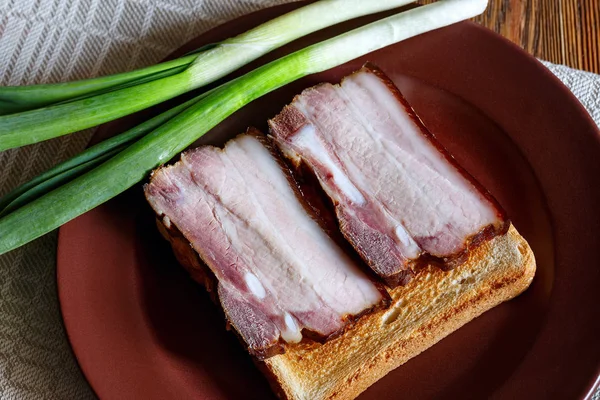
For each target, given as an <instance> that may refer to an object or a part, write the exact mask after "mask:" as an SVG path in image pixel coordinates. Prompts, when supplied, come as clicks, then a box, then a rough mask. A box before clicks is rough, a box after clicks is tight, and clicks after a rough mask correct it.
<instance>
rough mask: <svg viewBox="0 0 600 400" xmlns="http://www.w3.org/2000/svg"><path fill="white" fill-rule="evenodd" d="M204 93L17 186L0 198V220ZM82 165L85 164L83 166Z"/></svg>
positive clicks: (154, 125)
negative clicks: (50, 182)
mask: <svg viewBox="0 0 600 400" xmlns="http://www.w3.org/2000/svg"><path fill="white" fill-rule="evenodd" d="M207 93H210V92H207ZM207 93H203V94H201V95H199V96H196V97H194V98H193V99H191V100H188V101H186V102H185V103H182V104H180V105H178V106H176V107H173V108H171V109H169V110H167V111H165V112H163V113H162V114H159V115H157V116H155V117H153V118H151V119H149V120H148V121H145V122H143V123H141V124H139V125H137V126H135V127H133V128H131V129H129V130H127V131H125V132H123V133H120V134H118V135H115V136H113V137H111V138H109V139H106V140H104V141H102V142H100V143H98V144H96V145H94V146H91V147H89V148H87V149H86V150H84V151H83V152H81V153H79V154H78V155H76V156H74V157H72V158H70V159H68V160H66V161H64V162H62V163H60V164H58V165H56V166H54V167H52V168H51V169H49V170H48V171H46V172H44V173H42V174H40V175H38V176H37V177H35V178H33V179H32V180H30V181H28V182H26V183H24V184H23V185H21V186H18V187H16V188H15V189H13V190H12V191H10V192H9V193H7V194H5V195H4V196H2V198H0V217H1V216H3V215H6V214H7V213H8V212H10V211H13V210H15V209H16V208H18V207H21V206H22V205H24V204H26V203H27V202H28V201H30V200H31V199H33V198H35V197H39V196H40V195H42V194H45V193H44V191H48V190H49V189H50V188H54V187H57V186H59V185H62V184H65V183H67V182H68V181H69V180H71V179H73V178H74V177H76V176H78V175H81V174H82V173H84V172H87V171H89V170H90V169H92V168H93V167H95V166H97V165H99V163H98V162H94V160H97V159H102V160H106V159H107V157H106V154H111V155H114V154H115V152H114V150H115V149H121V150H122V149H124V148H125V147H127V145H128V144H131V143H132V142H133V141H135V140H136V139H138V138H140V137H142V136H144V135H145V134H147V133H148V132H151V131H152V130H154V129H156V128H158V127H159V126H160V125H162V124H164V123H165V122H167V121H168V120H169V119H171V118H173V117H174V116H176V115H177V114H179V113H180V112H182V111H183V110H185V109H186V108H188V107H190V106H191V105H192V104H195V103H197V102H198V101H199V100H200V99H202V98H203V97H204V96H206V94H207ZM83 165H85V167H82V166H83ZM73 169H76V171H77V172H76V173H75V171H72V172H69V171H71V170H73ZM50 180H51V181H52V184H51V185H48V184H46V182H47V181H50ZM26 193H29V195H27V196H25V194H26ZM9 205H10V207H9Z"/></svg>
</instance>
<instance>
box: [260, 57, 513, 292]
mask: <svg viewBox="0 0 600 400" xmlns="http://www.w3.org/2000/svg"><path fill="white" fill-rule="evenodd" d="M269 125H270V130H271V135H272V136H273V137H274V138H275V141H276V143H277V144H278V146H279V147H280V149H281V150H282V152H283V153H284V154H285V155H286V156H287V157H288V158H290V159H291V160H292V161H293V162H294V164H296V165H300V164H302V163H304V164H305V165H307V166H308V167H309V168H310V169H311V170H312V172H313V173H314V174H315V175H316V177H317V178H318V180H319V182H320V184H321V186H322V188H323V189H324V191H325V192H326V194H327V195H328V196H329V197H330V198H331V200H332V201H333V204H334V206H335V211H336V215H337V218H338V220H339V224H340V229H341V231H342V233H343V234H344V236H345V237H346V238H347V239H348V240H349V241H350V242H351V243H352V245H353V246H354V247H355V248H356V250H357V251H358V253H359V254H360V255H361V256H362V257H363V259H364V260H365V261H366V262H367V263H368V264H369V266H370V267H371V268H372V269H373V270H374V271H375V272H376V273H377V274H378V275H380V276H381V277H382V278H383V279H384V280H385V281H386V282H387V283H388V284H389V285H391V286H396V285H398V284H404V283H406V282H407V281H408V280H410V278H411V277H412V276H413V274H414V272H415V269H416V268H417V266H418V263H417V261H418V260H419V259H422V257H425V258H426V259H427V260H428V261H432V260H433V261H436V262H438V263H439V264H441V265H442V266H443V267H451V266H452V265H453V264H456V263H459V262H460V261H461V260H463V259H464V258H465V255H466V253H467V251H468V248H469V245H470V244H474V243H477V242H479V241H481V240H482V238H484V237H489V236H492V235H493V234H497V233H500V232H504V231H505V230H506V229H507V227H508V223H507V221H506V219H505V217H504V214H503V212H502V211H501V209H500V208H499V206H498V204H497V203H496V202H495V200H493V198H491V196H490V195H489V194H488V193H487V192H485V190H484V189H483V188H482V187H481V186H480V185H479V184H478V183H476V182H475V181H474V180H473V178H472V177H471V176H469V175H468V174H467V173H466V172H465V171H464V170H463V169H462V168H460V167H459V166H458V165H457V164H456V162H455V161H454V159H453V158H452V157H451V156H450V155H449V154H448V153H447V151H446V150H445V149H443V147H442V146H441V145H440V144H439V143H438V142H437V141H436V139H435V138H434V137H433V135H431V133H429V131H427V129H426V128H425V126H424V125H423V123H422V122H421V121H420V119H419V118H418V117H417V115H416V114H415V112H414V110H413V109H412V108H411V107H410V106H409V105H408V103H407V102H406V100H405V99H404V97H403V96H402V95H401V94H400V92H399V90H398V89H397V88H396V87H395V86H394V84H393V83H392V82H391V81H390V80H389V79H388V78H387V77H386V76H385V75H384V74H383V73H382V72H381V71H379V70H377V69H375V68H374V67H371V66H365V67H363V68H362V69H361V70H360V71H358V72H356V73H354V74H352V75H350V76H348V77H346V78H345V79H344V80H343V81H342V83H341V84H340V85H331V84H321V85H318V86H315V87H312V88H309V89H306V90H305V91H304V92H302V94H301V95H299V96H297V97H296V98H295V99H294V101H293V102H292V104H290V105H289V106H286V107H285V108H284V109H283V111H282V112H281V113H280V114H279V115H278V116H277V117H275V118H274V119H272V120H271V121H269Z"/></svg>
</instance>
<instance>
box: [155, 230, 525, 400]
mask: <svg viewBox="0 0 600 400" xmlns="http://www.w3.org/2000/svg"><path fill="white" fill-rule="evenodd" d="M158 225H159V229H160V231H161V232H162V234H163V236H165V237H166V238H167V239H168V240H169V241H170V242H171V244H172V246H173V250H174V252H175V254H176V256H177V259H178V260H179V262H180V263H182V264H183V266H184V267H186V269H188V271H190V273H191V275H192V277H193V278H194V279H195V280H197V281H198V282H200V283H202V284H204V285H205V286H206V287H207V289H208V290H209V291H210V290H211V284H210V282H211V279H212V278H211V277H210V276H208V275H207V268H206V267H205V266H203V265H202V263H201V261H200V260H199V258H198V256H197V254H196V253H195V252H194V251H193V250H192V248H191V246H190V245H189V243H187V241H186V240H185V238H183V237H182V236H180V235H181V234H178V232H176V231H173V229H167V228H165V227H164V225H162V223H161V222H160V221H158ZM534 274H535V259H534V256H533V252H532V251H531V249H530V247H529V245H528V244H527V242H526V241H525V239H524V238H523V237H522V236H521V235H519V233H518V232H517V230H516V229H515V228H514V227H513V226H512V225H511V226H510V228H509V230H508V232H507V233H506V234H504V235H501V236H497V237H495V238H493V239H491V240H489V241H485V242H484V243H482V244H481V245H479V246H477V247H476V248H475V249H473V250H472V252H471V253H470V255H469V259H468V261H467V262H465V263H463V264H462V265H460V266H458V267H456V268H454V269H453V270H450V271H442V270H441V269H439V268H437V267H434V266H427V267H425V268H424V269H423V270H422V271H420V272H419V273H418V274H417V276H416V277H415V278H414V279H413V280H412V281H410V282H409V283H408V284H407V285H406V286H400V287H397V288H395V289H391V290H390V289H388V291H389V293H390V295H391V297H392V299H393V301H392V304H391V306H390V307H389V308H388V309H386V310H381V311H377V312H374V313H372V314H369V315H366V316H364V317H362V318H360V319H359V320H358V321H357V322H356V323H355V324H354V325H353V326H352V327H351V328H349V329H347V330H346V331H345V332H344V333H343V334H342V335H340V336H338V337H337V338H335V339H332V340H329V341H327V342H326V343H324V344H321V343H316V342H312V341H306V342H301V343H299V344H296V345H292V346H287V347H286V352H285V353H284V354H280V355H277V356H274V357H271V358H268V359H266V360H264V361H259V360H255V362H256V364H257V366H258V367H259V368H260V369H261V370H262V371H263V372H264V373H265V375H266V377H267V379H268V380H269V382H270V384H271V387H272V388H273V390H274V391H275V393H276V394H277V395H278V396H279V397H280V398H282V399H294V400H300V399H302V400H308V399H310V400H319V399H353V398H355V397H357V396H358V395H359V394H360V393H361V392H363V391H364V390H365V389H367V388H368V387H369V386H371V385H372V384H374V383H375V382H376V381H377V380H379V379H380V378H382V377H383V376H384V375H386V374H387V373H388V372H390V371H391V370H393V369H394V368H397V367H398V366H400V365H402V364H403V363H405V362H406V361H408V360H409V359H411V358H412V357H414V356H416V355H418V354H419V353H421V352H422V351H424V350H426V349H427V348H429V347H431V346H432V345H434V344H435V343H437V342H438V341H439V340H441V339H443V338H444V337H445V336H447V335H448V334H450V333H452V332H454V331H455V330H456V329H458V328H460V327H461V326H463V325H464V324H466V323H467V322H469V321H471V320H472V319H474V318H476V317H477V316H479V315H481V314H482V313H483V312H485V311H487V310H489V309H491V308H492V307H494V306H496V305H498V304H500V303H501V302H503V301H506V300H509V299H511V298H513V297H515V296H517V295H518V294H520V293H521V292H523V291H524V290H525V289H527V287H528V286H529V284H530V283H531V281H532V279H533V276H534ZM213 293H214V292H213Z"/></svg>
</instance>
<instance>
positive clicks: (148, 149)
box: [0, 0, 487, 254]
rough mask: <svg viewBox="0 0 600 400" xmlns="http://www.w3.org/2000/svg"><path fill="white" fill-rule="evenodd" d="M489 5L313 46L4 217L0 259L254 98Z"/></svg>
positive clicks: (426, 11)
mask: <svg viewBox="0 0 600 400" xmlns="http://www.w3.org/2000/svg"><path fill="white" fill-rule="evenodd" d="M486 5H487V0H440V1H438V2H437V3H434V4H431V5H428V6H423V7H419V8H417V9H414V10H411V11H407V12H405V13H401V14H398V15H394V16H391V17H388V18H385V19H382V20H380V21H377V22H374V23H372V24H369V25H366V26H363V27H361V28H358V29H355V30H352V31H350V32H347V33H344V34H342V35H339V36H336V37H334V38H332V39H329V40H326V41H324V42H321V43H317V44H315V45H312V46H309V47H307V48H304V49H302V50H299V51H297V52H295V53H293V54H290V55H288V56H286V57H283V58H281V59H279V60H276V61H273V62H271V63H269V64H266V65H264V66H262V67H260V68H258V69H256V70H254V71H252V72H250V73H248V74H246V75H244V76H242V77H240V78H237V79H235V80H233V81H231V82H229V83H227V84H225V85H223V86H221V87H219V88H217V89H216V90H214V91H213V92H212V93H210V94H209V95H208V96H206V97H205V98H204V99H202V100H200V101H199V102H198V103H196V104H195V105H194V106H192V107H190V108H188V109H187V110H185V111H183V112H182V113H180V114H179V115H177V116H176V117H174V118H173V119H171V120H169V121H168V122H167V123H165V124H164V125H161V126H160V127H159V128H157V129H155V130H154V131H152V132H151V133H149V134H148V135H146V136H144V137H143V138H142V139H140V140H139V141H137V142H136V143H134V144H132V145H131V146H129V147H128V148H127V149H125V150H124V151H122V152H120V153H119V154H117V155H116V156H114V157H113V158H111V159H110V160H108V161H106V162H105V163H104V164H102V165H100V166H99V167H97V168H95V169H93V170H92V171H90V172H88V173H86V174H84V175H82V176H80V177H78V178H76V179H75V180H73V181H71V182H70V183H68V184H66V185H64V186H61V187H60V188H58V189H55V190H53V191H52V192H50V193H48V194H46V195H44V196H42V197H40V198H38V199H37V200H35V201H33V202H31V203H29V204H27V205H25V206H23V207H21V208H19V209H18V210H16V211H15V212H13V213H11V214H9V215H7V216H5V217H3V218H2V219H0V232H1V236H0V254H2V253H5V252H7V251H10V250H12V249H14V248H16V247H19V246H22V245H23V244H25V243H27V242H29V241H31V240H33V239H35V238H37V237H39V236H41V235H43V234H45V233H47V232H50V231H51V230H53V229H55V228H57V227H59V226H60V225H62V224H64V223H66V222H67V221H69V220H71V219H73V218H75V217H77V216H79V215H81V214H83V213H85V212H87V211H89V210H91V209H92V208H94V207H96V206H98V205H100V204H102V203H104V202H105V201H107V200H109V199H111V198H113V197H114V196H116V195H118V194H119V193H122V192H123V191H125V190H127V189H128V188H130V187H131V186H133V185H135V184H136V183H138V182H140V181H141V180H143V179H144V178H146V177H147V176H148V173H149V172H150V171H151V170H152V169H153V168H156V167H157V166H159V165H161V164H163V163H165V162H167V161H169V160H170V159H171V158H173V157H174V156H175V155H177V154H178V153H179V152H181V151H182V150H184V149H185V148H186V147H187V146H189V145H190V144H191V143H192V142H194V141H195V140H196V139H198V138H199V137H200V136H202V135H203V134H205V133H206V132H208V131H209V130H210V129H211V128H213V127H214V126H216V125H217V124H218V123H220V122H221V121H223V120H224V119H225V118H227V117H228V116H229V115H231V114H232V113H234V112H235V111H237V110H238V109H240V108H241V107H243V106H244V105H246V104H248V103H249V102H251V101H253V100H255V99H256V98H258V97H260V96H263V95H264V94H266V93H269V92H271V91H273V90H275V89H277V88H279V87H281V86H283V85H286V84H288V83H290V82H292V81H294V80H296V79H299V78H301V77H303V76H306V75H309V74H313V73H316V72H321V71H324V70H327V69H329V68H332V67H335V66H338V65H340V64H343V63H345V62H347V61H350V60H352V59H354V58H357V57H360V56H362V55H364V54H367V53H370V52H372V51H374V50H377V49H380V48H382V47H385V46H388V45H390V44H393V43H396V42H399V41H401V40H404V39H407V38H410V37H412V36H415V35H418V34H421V33H423V32H427V31H430V30H433V29H437V28H441V27H443V26H447V25H450V24H453V23H455V22H458V21H461V20H464V19H467V18H471V17H474V16H475V15H478V14H480V13H481V12H483V10H484V9H485V6H486Z"/></svg>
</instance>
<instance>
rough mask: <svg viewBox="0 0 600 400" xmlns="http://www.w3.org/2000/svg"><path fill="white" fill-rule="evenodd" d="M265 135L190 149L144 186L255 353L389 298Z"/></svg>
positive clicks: (326, 331)
mask: <svg viewBox="0 0 600 400" xmlns="http://www.w3.org/2000/svg"><path fill="white" fill-rule="evenodd" d="M264 139H265V138H264V137H263V139H260V138H259V137H258V136H257V135H240V136H238V137H237V138H236V139H234V140H232V141H230V142H228V143H227V145H226V146H225V148H224V149H223V150H221V149H219V148H215V147H212V146H205V147H201V148H198V149H195V150H191V151H189V152H187V153H184V154H182V156H181V160H180V161H179V162H177V163H176V164H175V165H172V166H168V167H164V168H160V169H158V170H157V171H155V172H154V174H153V176H152V179H151V181H150V183H149V184H148V185H146V187H145V193H146V197H147V199H148V201H149V203H150V204H151V206H152V207H153V209H154V210H155V211H156V213H157V215H159V217H160V218H163V221H164V222H165V224H166V225H171V224H172V225H175V226H176V227H177V229H178V230H179V231H180V232H181V233H182V234H183V236H184V237H185V238H186V239H187V240H188V241H189V242H190V243H191V245H192V246H193V248H194V249H195V250H196V251H197V252H198V254H199V255H200V257H201V258H202V259H203V261H204V262H205V263H206V264H207V265H208V267H209V268H210V270H211V271H212V272H213V273H214V275H215V277H216V279H217V280H218V287H217V289H218V290H217V292H218V296H219V300H220V302H221V305H222V307H223V310H224V311H225V314H226V316H227V318H228V320H229V322H230V323H231V324H232V325H233V327H234V328H235V329H236V330H237V332H238V334H239V336H241V338H242V339H243V340H244V341H245V342H246V344H247V345H248V349H249V351H250V352H251V353H252V354H254V355H257V356H259V357H266V356H270V355H273V354H276V353H278V352H281V351H282V349H283V346H282V345H281V343H282V342H289V343H295V342H299V341H300V340H301V339H302V337H303V330H304V332H305V333H306V331H310V333H311V335H312V336H315V335H316V336H319V337H323V338H327V337H328V336H330V335H333V334H335V333H337V332H339V331H340V330H342V329H343V328H344V326H345V325H346V324H347V323H348V322H349V321H350V320H351V319H352V318H353V317H356V316H359V315H361V314H363V313H365V312H367V311H369V310H370V309H372V308H374V307H377V306H379V305H383V304H384V303H386V302H387V294H386V292H385V291H384V290H383V289H382V290H381V291H380V288H379V287H378V286H377V285H376V284H374V283H373V282H372V281H371V280H370V279H369V278H368V277H367V276H366V275H365V273H363V272H362V271H361V270H360V269H359V268H358V266H357V265H356V264H355V262H353V261H352V260H351V259H350V258H349V257H348V255H347V254H346V253H344V252H343V251H342V250H341V249H340V248H339V247H338V246H337V245H336V244H335V243H334V241H333V240H332V239H331V238H330V237H329V236H328V235H327V234H326V233H325V232H324V231H323V230H322V229H321V227H320V225H319V224H318V223H317V222H315V220H313V218H311V216H310V215H309V214H308V213H307V208H306V207H305V206H304V204H303V203H302V202H301V201H300V199H299V197H298V195H299V193H298V191H297V189H295V187H293V186H292V185H291V181H290V179H291V177H290V176H289V171H287V170H284V169H283V168H282V165H281V163H280V162H279V161H278V160H277V159H276V158H275V157H274V155H273V154H272V152H271V151H270V150H269V149H268V148H266V147H265V146H264V145H263V144H262V143H261V142H262V140H264Z"/></svg>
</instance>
